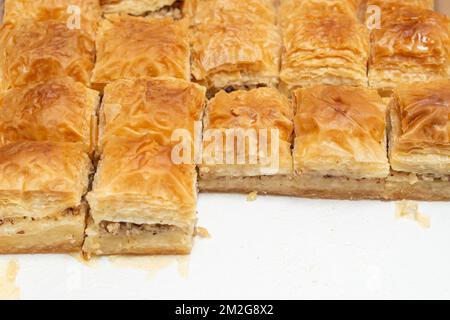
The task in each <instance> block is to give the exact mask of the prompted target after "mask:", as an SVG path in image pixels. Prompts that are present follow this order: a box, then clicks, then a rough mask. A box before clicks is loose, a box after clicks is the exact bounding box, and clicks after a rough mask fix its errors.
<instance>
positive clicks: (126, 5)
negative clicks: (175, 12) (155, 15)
mask: <svg viewBox="0 0 450 320" xmlns="http://www.w3.org/2000/svg"><path fill="white" fill-rule="evenodd" d="M176 1H177V0H100V3H101V5H102V9H103V11H104V12H105V13H120V12H125V13H129V14H132V15H136V16H140V15H144V14H146V13H148V12H155V11H158V10H160V9H162V8H163V7H167V6H171V5H173V4H174V3H175V2H176Z"/></svg>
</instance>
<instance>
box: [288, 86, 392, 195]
mask: <svg viewBox="0 0 450 320" xmlns="http://www.w3.org/2000/svg"><path fill="white" fill-rule="evenodd" d="M293 100H294V109H295V110H296V114H295V117H294V126H295V142H294V151H293V159H294V170H295V177H294V178H293V179H292V180H291V181H287V180H286V181H285V186H284V188H285V189H286V194H288V195H296V196H305V197H311V198H333V199H385V189H384V179H385V178H386V177H388V175H389V162H388V157H387V150H386V148H387V147H386V146H387V139H386V127H387V125H386V106H385V104H384V103H383V100H382V98H381V97H380V96H379V95H378V93H377V91H375V90H370V89H367V88H358V87H350V86H337V87H335V86H325V85H320V86H315V87H311V88H305V89H297V90H295V91H294V93H293Z"/></svg>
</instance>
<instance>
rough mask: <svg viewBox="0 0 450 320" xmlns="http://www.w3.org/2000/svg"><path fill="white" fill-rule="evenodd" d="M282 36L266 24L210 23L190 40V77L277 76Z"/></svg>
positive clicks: (272, 26)
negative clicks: (221, 74)
mask: <svg viewBox="0 0 450 320" xmlns="http://www.w3.org/2000/svg"><path fill="white" fill-rule="evenodd" d="M280 51H281V37H280V34H279V32H278V29H277V27H276V26H274V25H270V24H266V23H246V22H242V23H233V24H226V23H209V24H202V25H199V26H197V28H196V30H195V32H194V35H193V37H192V74H193V76H194V78H195V79H197V80H199V81H205V80H209V79H210V78H211V77H213V76H214V75H215V74H218V73H221V72H222V73H227V74H232V73H237V74H241V73H242V74H252V73H253V74H258V76H261V77H265V76H267V77H271V76H275V77H276V76H278V67H279V62H280Z"/></svg>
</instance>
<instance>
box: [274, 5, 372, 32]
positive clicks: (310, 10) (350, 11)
mask: <svg viewBox="0 0 450 320" xmlns="http://www.w3.org/2000/svg"><path fill="white" fill-rule="evenodd" d="M362 1H363V0H283V1H282V2H281V5H280V24H281V26H282V27H287V26H288V25H289V24H291V23H293V22H294V21H296V20H297V19H301V18H302V17H303V16H305V15H308V16H327V15H333V14H338V15H347V19H352V18H353V19H356V18H357V16H358V12H359V8H360V6H361V2H362Z"/></svg>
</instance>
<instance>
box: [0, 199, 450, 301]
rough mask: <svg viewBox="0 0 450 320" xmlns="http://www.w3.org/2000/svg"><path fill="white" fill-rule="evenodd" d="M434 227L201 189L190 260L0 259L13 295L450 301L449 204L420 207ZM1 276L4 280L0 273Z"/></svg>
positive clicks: (351, 209)
mask: <svg viewBox="0 0 450 320" xmlns="http://www.w3.org/2000/svg"><path fill="white" fill-rule="evenodd" d="M420 209H421V212H423V213H424V214H426V215H428V216H429V217H430V218H431V228H429V229H425V228H423V227H421V226H420V225H419V224H418V223H417V222H415V221H411V220H407V219H396V217H395V204H394V203H392V202H391V203H389V202H376V201H363V202H349V201H323V200H305V199H294V198H283V197H262V196H260V197H258V199H257V200H256V201H255V202H247V201H246V196H245V195H210V194H201V195H200V202H199V208H198V210H199V219H200V221H199V225H200V226H203V227H206V228H207V229H208V230H209V232H210V233H211V235H212V238H210V239H198V238H197V240H196V245H195V248H194V251H193V253H192V255H191V256H190V257H181V258H180V257H143V258H101V259H97V260H94V261H92V262H90V263H88V264H85V263H82V262H80V261H79V260H78V259H76V258H74V257H73V256H70V255H35V256H33V255H29V256H0V266H5V265H6V264H7V263H8V262H9V261H11V260H12V259H13V260H16V261H17V262H18V264H19V271H18V274H17V279H16V285H17V287H19V288H20V298H22V299H29V298H55V299H84V298H85V299H93V298H114V299H116V298H124V299H132V298H140V299H199V298H202V299H203V298H204V299H222V298H233V299H241V298H242V299H253V298H262V299H291V298H292V299H299V298H376V299H378V298H450V204H449V203H420ZM0 280H1V279H0Z"/></svg>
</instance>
